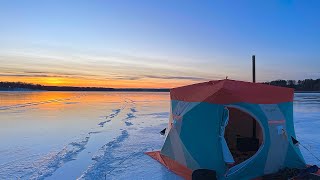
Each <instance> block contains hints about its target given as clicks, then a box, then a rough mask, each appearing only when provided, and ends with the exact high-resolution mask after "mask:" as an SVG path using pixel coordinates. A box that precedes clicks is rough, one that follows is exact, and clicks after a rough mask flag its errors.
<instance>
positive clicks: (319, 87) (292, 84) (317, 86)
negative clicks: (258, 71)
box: [265, 79, 320, 91]
mask: <svg viewBox="0 0 320 180" xmlns="http://www.w3.org/2000/svg"><path fill="white" fill-rule="evenodd" d="M265 84H270V85H274V86H281V87H288V88H293V89H295V90H296V91H320V79H316V80H313V79H305V80H298V81H296V80H276V81H271V82H266V83H265Z"/></svg>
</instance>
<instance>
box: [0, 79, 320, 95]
mask: <svg viewBox="0 0 320 180" xmlns="http://www.w3.org/2000/svg"><path fill="white" fill-rule="evenodd" d="M264 84H269V85H273V86H281V87H288V88H293V89H295V90H296V91H320V79H316V80H313V79H305V80H298V81H296V80H275V81H270V82H265V83H264ZM14 90H16V91H19V90H22V91H23V90H39V91H149V92H169V89H148V88H121V89H117V88H103V87H72V86H44V85H40V84H31V83H24V82H0V91H14Z"/></svg>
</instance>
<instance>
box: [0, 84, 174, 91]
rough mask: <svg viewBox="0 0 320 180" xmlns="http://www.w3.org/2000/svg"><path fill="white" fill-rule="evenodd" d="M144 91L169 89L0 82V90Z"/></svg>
mask: <svg viewBox="0 0 320 180" xmlns="http://www.w3.org/2000/svg"><path fill="white" fill-rule="evenodd" d="M1 90H2V91H25V90H38V91H144V92H168V91H169V89H148V88H121V89H117V88H103V87H72V86H43V85H40V84H31V83H24V82H0V91H1Z"/></svg>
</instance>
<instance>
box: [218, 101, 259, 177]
mask: <svg viewBox="0 0 320 180" xmlns="http://www.w3.org/2000/svg"><path fill="white" fill-rule="evenodd" d="M253 119H254V120H255V121H256V122H258V123H253V121H252V120H253ZM250 123H251V126H250ZM253 124H257V126H256V127H257V128H256V129H257V135H258V136H259V139H258V146H257V148H256V149H255V151H252V148H254V146H253V147H251V145H252V144H251V145H249V147H247V146H246V144H245V141H246V140H250V139H251V138H253V137H252V129H253V128H252V126H253ZM241 128H248V129H241ZM248 131H249V132H248ZM220 135H222V136H223V138H221V145H222V150H223V157H224V160H225V162H226V163H227V164H229V165H231V164H232V163H234V164H235V165H234V166H233V167H231V168H230V169H228V171H227V173H226V176H229V175H232V174H234V173H236V172H237V171H239V170H240V169H242V168H243V167H245V166H246V165H247V164H248V163H249V162H250V161H252V160H253V159H255V157H256V156H257V155H258V154H259V152H260V151H261V149H262V146H263V138H264V137H262V136H264V132H263V128H261V124H260V122H259V120H257V118H256V117H254V116H253V115H252V114H250V113H249V112H247V111H246V110H244V109H243V108H241V107H235V106H226V107H225V111H224V113H223V121H222V125H221V131H220ZM243 144H244V146H243ZM245 151H248V152H245ZM243 154H247V156H246V158H243V159H242V157H241V156H242V155H243Z"/></svg>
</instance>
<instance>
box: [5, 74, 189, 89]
mask: <svg viewBox="0 0 320 180" xmlns="http://www.w3.org/2000/svg"><path fill="white" fill-rule="evenodd" d="M0 81H12V82H17V81H19V82H27V83H33V84H41V85H49V86H77V87H112V88H128V87H129V88H173V87H178V86H183V85H187V84H192V83H195V82H194V81H190V80H183V81H181V80H180V81H177V80H155V79H143V80H113V79H109V80H108V79H105V80H99V79H87V78H66V77H9V76H7V77H6V76H3V77H0Z"/></svg>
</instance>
